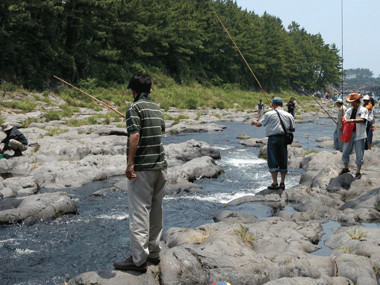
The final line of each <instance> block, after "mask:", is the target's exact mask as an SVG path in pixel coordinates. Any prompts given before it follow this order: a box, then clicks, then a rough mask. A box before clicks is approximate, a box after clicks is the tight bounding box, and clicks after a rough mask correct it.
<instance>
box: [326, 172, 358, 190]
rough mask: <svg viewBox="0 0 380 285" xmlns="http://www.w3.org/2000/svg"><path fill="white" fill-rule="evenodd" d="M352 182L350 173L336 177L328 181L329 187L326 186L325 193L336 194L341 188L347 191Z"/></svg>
mask: <svg viewBox="0 0 380 285" xmlns="http://www.w3.org/2000/svg"><path fill="white" fill-rule="evenodd" d="M354 180H355V178H354V176H352V175H351V174H350V173H345V174H342V175H339V176H338V177H335V178H332V179H331V180H330V183H329V185H327V191H329V192H337V191H339V190H341V189H342V188H343V189H346V190H348V189H349V188H350V186H351V183H352V182H353V181H354Z"/></svg>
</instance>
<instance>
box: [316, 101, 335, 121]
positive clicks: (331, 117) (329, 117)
mask: <svg viewBox="0 0 380 285" xmlns="http://www.w3.org/2000/svg"><path fill="white" fill-rule="evenodd" d="M311 98H313V99H314V101H315V102H317V104H318V105H319V106H320V107H321V108H322V110H323V111H325V112H326V114H327V115H328V116H329V118H330V119H331V120H333V121H334V123H335V124H338V123H337V121H335V119H334V118H333V117H332V116H331V115H330V113H329V112H327V110H326V109H325V108H323V106H322V104H321V103H319V102H318V100H317V99H315V98H314V96H311Z"/></svg>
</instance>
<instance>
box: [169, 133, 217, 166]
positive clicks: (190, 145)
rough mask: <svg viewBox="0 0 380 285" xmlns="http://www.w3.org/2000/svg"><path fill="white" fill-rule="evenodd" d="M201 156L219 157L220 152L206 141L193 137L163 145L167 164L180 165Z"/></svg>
mask: <svg viewBox="0 0 380 285" xmlns="http://www.w3.org/2000/svg"><path fill="white" fill-rule="evenodd" d="M202 156H210V157H212V158H213V159H220V152H219V150H217V149H214V148H212V147H211V146H210V145H209V144H208V143H206V142H201V141H196V140H193V139H191V140H188V141H186V142H183V143H178V144H168V145H165V157H166V160H167V162H168V164H169V166H175V165H180V164H183V163H184V162H187V161H190V160H192V159H194V158H197V157H202Z"/></svg>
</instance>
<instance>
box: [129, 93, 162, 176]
mask: <svg viewBox="0 0 380 285" xmlns="http://www.w3.org/2000/svg"><path fill="white" fill-rule="evenodd" d="M164 130H165V121H164V116H163V114H162V112H161V110H160V108H159V107H158V106H157V105H156V104H155V103H153V102H152V101H151V100H150V98H149V93H141V94H140V95H139V96H137V97H136V98H135V100H134V102H133V103H132V104H131V106H130V107H129V108H128V110H127V133H128V136H129V134H132V133H136V132H139V133H140V141H139V145H138V147H137V151H136V154H135V160H134V164H135V166H134V170H135V171H144V170H145V171H146V170H159V169H164V168H166V167H167V163H166V160H165V151H164V146H163V145H162V142H161V136H162V132H163V131H164ZM128 153H129V139H128V144H127V161H128Z"/></svg>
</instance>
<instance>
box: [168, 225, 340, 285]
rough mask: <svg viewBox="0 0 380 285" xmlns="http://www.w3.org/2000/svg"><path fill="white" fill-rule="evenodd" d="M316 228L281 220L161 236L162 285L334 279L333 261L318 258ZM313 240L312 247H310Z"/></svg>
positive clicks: (175, 230) (178, 230) (173, 231)
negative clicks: (285, 278) (328, 277)
mask: <svg viewBox="0 0 380 285" xmlns="http://www.w3.org/2000/svg"><path fill="white" fill-rule="evenodd" d="M316 232H318V233H319V235H321V232H322V227H321V226H320V225H319V224H318V223H312V222H305V223H303V222H294V221H287V220H283V219H279V218H267V219H264V220H253V221H251V222H248V221H247V223H244V224H242V223H241V224H236V223H234V224H231V223H224V222H219V223H216V224H208V225H204V226H200V227H197V228H195V229H182V228H172V229H169V230H168V231H167V232H166V233H165V234H164V236H163V240H164V242H165V245H166V246H167V248H166V247H165V248H164V251H163V253H162V255H161V279H162V282H163V284H212V283H214V282H216V281H221V280H222V281H228V282H230V283H231V284H253V285H254V284H265V283H266V282H269V281H271V280H276V279H279V278H283V277H299V276H302V277H310V278H313V279H317V278H321V277H322V276H330V277H333V276H335V266H334V262H333V260H332V259H331V258H330V257H321V256H314V255H312V254H310V253H312V252H313V251H315V250H316V249H318V246H316V245H315V244H313V242H317V241H315V240H314V239H315V233H316ZM312 241H313V242H312Z"/></svg>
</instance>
